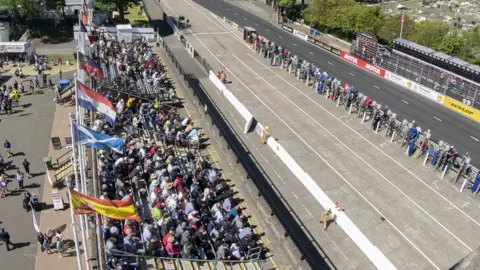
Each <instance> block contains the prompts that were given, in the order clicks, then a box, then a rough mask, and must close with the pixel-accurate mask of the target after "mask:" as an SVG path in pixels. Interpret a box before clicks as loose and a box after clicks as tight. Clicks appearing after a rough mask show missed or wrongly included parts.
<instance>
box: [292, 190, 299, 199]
mask: <svg viewBox="0 0 480 270" xmlns="http://www.w3.org/2000/svg"><path fill="white" fill-rule="evenodd" d="M292 194H293V197H295V199H297V200H298V196H297V194H295V193H293V191H292Z"/></svg>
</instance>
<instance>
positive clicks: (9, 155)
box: [3, 140, 12, 157]
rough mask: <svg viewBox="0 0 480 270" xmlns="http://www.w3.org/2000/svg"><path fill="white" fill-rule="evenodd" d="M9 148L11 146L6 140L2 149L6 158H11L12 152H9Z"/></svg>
mask: <svg viewBox="0 0 480 270" xmlns="http://www.w3.org/2000/svg"><path fill="white" fill-rule="evenodd" d="M11 147H12V144H11V143H10V142H9V141H8V140H5V142H3V149H4V150H5V151H6V152H7V154H8V157H12V152H11V151H10V148H11Z"/></svg>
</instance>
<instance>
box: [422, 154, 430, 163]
mask: <svg viewBox="0 0 480 270" xmlns="http://www.w3.org/2000/svg"><path fill="white" fill-rule="evenodd" d="M429 155H430V152H428V151H427V154H426V155H425V159H424V160H423V166H425V165H426V164H427V160H428V156H429Z"/></svg>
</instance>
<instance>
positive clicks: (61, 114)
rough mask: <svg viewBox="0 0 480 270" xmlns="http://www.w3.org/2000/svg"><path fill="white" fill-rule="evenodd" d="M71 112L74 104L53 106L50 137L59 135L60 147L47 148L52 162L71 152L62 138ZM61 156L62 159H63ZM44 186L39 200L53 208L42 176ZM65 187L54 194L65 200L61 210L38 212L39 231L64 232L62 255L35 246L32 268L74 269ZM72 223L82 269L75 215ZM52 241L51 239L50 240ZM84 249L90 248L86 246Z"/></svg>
mask: <svg viewBox="0 0 480 270" xmlns="http://www.w3.org/2000/svg"><path fill="white" fill-rule="evenodd" d="M74 111H75V106H61V105H57V106H56V109H55V114H54V116H53V126H54V127H55V128H53V129H52V131H51V137H60V140H61V142H62V149H60V150H54V149H53V147H52V144H50V147H49V152H48V155H49V156H50V157H52V161H53V162H54V164H55V162H56V160H57V158H60V157H62V156H63V155H64V154H66V155H67V156H70V155H71V154H70V153H71V151H70V150H71V149H67V148H65V140H64V138H65V137H70V136H71V132H70V120H69V117H68V115H69V113H70V112H74ZM64 159H65V158H62V160H64ZM49 173H50V176H51V178H52V181H55V178H54V172H53V171H50V172H49ZM42 184H43V185H44V194H43V199H42V201H43V202H44V203H46V204H47V205H50V206H52V207H53V201H52V186H51V185H50V183H49V181H48V178H47V177H45V180H44V182H43V183H42ZM66 193H67V189H66V188H62V189H60V190H59V191H58V194H59V195H60V196H62V198H63V201H64V203H65V205H66V206H65V208H64V210H63V211H62V210H58V211H55V210H54V209H53V208H50V209H48V210H42V212H41V215H40V221H39V222H40V223H39V226H40V231H42V232H46V231H47V229H49V228H50V229H52V230H55V229H56V228H59V229H60V230H61V231H62V232H63V234H64V235H65V239H66V241H65V247H66V250H65V252H64V256H63V257H59V256H58V255H57V254H51V255H48V254H47V253H42V252H41V250H40V246H39V245H38V249H37V262H36V265H35V269H38V270H43V269H51V270H55V269H59V270H60V269H77V265H78V264H77V258H76V256H77V254H76V251H75V244H74V243H75V242H74V241H73V229H72V226H71V225H72V219H71V214H70V208H69V207H68V204H69V203H68V200H67V195H66ZM76 224H77V236H78V240H79V245H80V253H81V254H80V255H81V256H82V257H81V259H82V264H83V269H86V266H85V258H84V256H83V242H82V237H81V231H80V219H79V217H78V216H76ZM89 242H90V241H88V240H87V244H89ZM53 244H55V242H54V243H53ZM87 248H90V246H89V245H88V246H87ZM52 250H53V251H55V249H54V248H52ZM91 254H92V253H91V251H89V256H90V257H91Z"/></svg>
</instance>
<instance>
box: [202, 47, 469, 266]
mask: <svg viewBox="0 0 480 270" xmlns="http://www.w3.org/2000/svg"><path fill="white" fill-rule="evenodd" d="M211 54H212V55H214V54H213V53H211ZM248 55H249V56H250V57H251V58H253V59H254V60H255V61H257V62H258V63H260V64H261V65H263V66H264V67H266V66H265V65H264V64H263V63H261V62H259V61H258V60H257V59H255V58H254V57H252V56H251V55H250V54H248ZM232 56H233V57H234V58H235V59H236V60H237V61H239V62H240V63H242V64H243V65H244V66H245V67H246V68H247V69H250V70H251V71H252V73H255V71H253V70H252V69H251V68H250V67H249V66H248V65H246V64H245V63H244V62H243V61H241V60H240V59H239V58H238V57H237V56H235V55H233V54H232ZM217 60H218V58H217ZM220 63H221V62H220ZM266 68H267V69H268V70H270V69H269V68H268V67H266ZM227 69H228V68H227ZM229 72H230V74H232V76H234V77H235V78H236V79H237V80H238V81H239V82H240V83H241V84H242V85H243V86H244V87H245V88H246V89H247V90H248V91H249V92H250V93H251V94H252V95H253V96H254V97H255V98H257V99H258V100H259V101H260V102H261V103H262V104H263V105H264V106H265V107H266V108H267V109H268V110H270V111H271V112H272V114H273V115H275V116H276V117H277V118H278V119H279V120H280V121H281V122H283V124H284V125H285V126H286V127H287V128H288V129H290V130H291V132H292V133H294V134H295V135H296V136H297V137H298V138H299V139H300V140H301V141H302V142H303V143H304V144H305V145H306V146H307V147H308V148H310V150H311V151H312V152H314V153H315V154H316V155H317V156H318V157H319V158H320V159H321V160H322V161H323V162H324V163H325V164H326V165H327V166H329V167H330V169H331V170H332V171H334V172H335V174H337V175H338V176H339V177H340V178H341V179H342V180H343V181H344V182H345V183H346V184H347V185H349V186H350V187H351V188H352V189H353V190H354V191H355V192H356V193H357V194H358V195H359V196H360V197H362V198H363V199H364V200H365V201H366V202H367V203H368V204H369V205H370V207H372V208H373V209H374V210H375V211H376V212H377V213H378V214H380V215H381V216H385V215H383V213H382V212H380V210H379V209H378V208H377V207H376V206H375V205H373V204H372V203H371V202H370V201H369V200H368V199H367V198H366V197H365V196H364V195H363V194H362V193H360V191H359V190H358V189H357V188H355V187H354V186H353V185H352V184H351V183H350V182H349V181H348V180H347V179H346V178H345V177H344V176H343V175H342V174H340V172H339V171H337V170H336V169H335V168H334V167H333V166H332V165H331V164H330V163H329V162H328V161H327V160H326V159H325V158H324V157H323V156H322V155H320V154H319V153H318V152H317V151H316V150H315V149H314V148H313V147H312V146H311V145H310V144H308V143H307V142H306V141H305V140H304V139H303V138H302V137H301V136H300V135H299V134H298V133H297V132H296V131H295V130H294V129H293V128H292V127H291V126H289V125H288V124H287V123H286V122H285V120H283V118H281V117H280V116H279V115H278V114H277V113H276V112H275V111H274V110H272V109H271V108H270V107H269V106H268V105H267V104H265V102H264V101H263V100H262V99H260V98H259V97H258V96H257V95H256V94H255V93H254V92H253V91H252V90H251V89H250V88H249V87H248V86H247V85H245V83H243V82H242V81H241V80H240V79H239V78H238V77H236V76H235V74H233V73H232V71H231V70H229ZM255 74H257V73H255ZM257 76H258V77H259V78H261V79H262V80H264V81H265V82H266V83H267V84H270V83H269V82H268V81H266V80H265V79H263V77H261V76H260V75H258V74H257ZM279 77H280V78H282V77H281V76H279ZM282 79H283V78H282ZM285 81H286V80H285ZM287 83H288V82H287ZM288 84H290V83H288ZM270 86H271V87H272V88H273V89H275V90H276V91H277V92H278V93H279V94H280V95H282V96H284V97H285V98H286V99H287V100H289V99H288V98H287V97H286V96H285V95H284V94H283V93H281V91H279V90H278V89H276V88H275V87H274V86H273V85H271V84H270ZM290 86H292V87H294V86H293V85H291V84H290ZM294 88H295V89H297V88H296V87H294ZM297 90H298V89H297ZM298 91H300V90H298ZM305 96H306V95H305ZM290 101H291V100H290ZM293 104H294V105H296V104H295V103H293ZM296 106H297V107H298V105H296ZM299 110H300V111H303V110H302V109H301V108H299ZM307 117H309V118H311V116H309V115H308V114H307ZM311 119H312V120H313V122H316V120H315V119H314V118H311ZM317 123H318V122H317ZM342 123H343V122H342ZM318 125H320V123H318ZM320 126H321V125H320ZM321 127H322V128H323V129H324V130H325V131H327V133H329V131H328V130H326V129H325V128H324V127H323V126H321ZM331 135H332V136H333V134H331ZM333 137H334V138H336V137H335V136H333ZM338 141H339V142H340V144H343V143H342V142H341V141H340V140H339V139H338ZM344 147H346V148H348V147H347V146H346V145H344ZM354 154H356V153H355V152H354ZM359 158H360V159H361V157H359ZM361 160H362V159H361ZM400 192H402V191H400ZM403 194H404V195H405V196H407V195H406V194H405V193H403ZM417 206H418V205H417ZM418 207H420V206H418ZM420 209H423V208H420ZM424 211H425V210H424ZM425 212H426V211H425ZM426 214H427V215H428V213H426ZM386 221H387V222H388V223H389V224H390V225H391V226H392V227H393V228H394V229H395V230H396V231H397V232H398V233H399V234H400V235H402V237H403V238H404V239H405V240H406V241H408V242H409V243H410V244H411V245H412V246H413V247H414V248H415V249H416V250H417V251H418V252H419V253H420V254H421V255H422V256H423V257H424V258H425V259H426V260H428V261H429V262H430V263H431V264H432V265H433V266H434V267H435V268H436V269H440V268H439V267H438V266H437V265H436V264H435V263H434V262H433V261H432V260H431V259H430V258H429V257H428V256H427V255H426V254H425V253H423V251H421V250H420V248H418V247H417V246H416V245H415V244H414V243H413V242H412V241H411V240H410V239H409V238H408V237H407V236H406V235H405V234H403V233H402V232H401V231H400V229H398V228H397V227H396V226H395V224H393V223H392V222H391V221H390V220H389V219H386ZM460 241H461V240H460ZM469 249H470V248H469Z"/></svg>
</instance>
